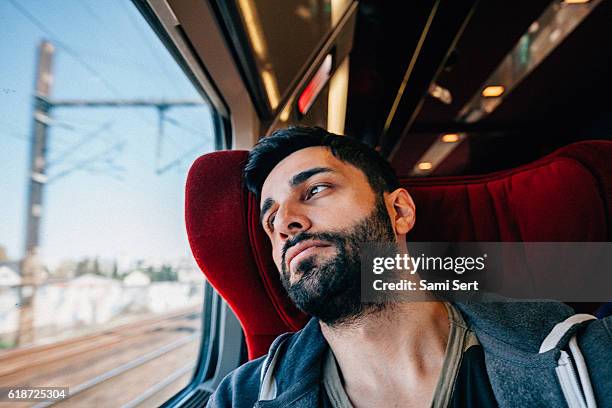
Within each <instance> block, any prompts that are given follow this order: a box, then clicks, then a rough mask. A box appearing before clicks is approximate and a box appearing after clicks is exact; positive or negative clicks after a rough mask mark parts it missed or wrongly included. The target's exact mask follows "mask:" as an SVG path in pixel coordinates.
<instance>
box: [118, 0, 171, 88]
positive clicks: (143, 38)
mask: <svg viewBox="0 0 612 408" xmlns="http://www.w3.org/2000/svg"><path fill="white" fill-rule="evenodd" d="M118 3H119V4H120V5H121V7H122V8H123V10H124V11H125V14H126V15H127V17H128V19H129V20H130V22H131V23H132V24H131V26H132V27H133V28H134V29H135V30H136V32H138V36H139V37H140V40H141V41H142V42H143V43H144V44H145V45H146V47H147V49H148V50H149V52H150V53H151V55H152V56H153V58H154V59H155V60H157V63H158V65H159V68H160V69H161V70H162V72H163V73H164V75H165V76H166V79H167V80H168V82H169V84H171V85H172V87H173V88H174V91H175V92H176V93H177V95H180V91H179V89H178V88H177V86H176V84H175V83H174V79H173V78H172V75H170V73H169V72H168V70H167V67H166V64H165V63H164V61H163V60H161V59H160V57H159V55H158V54H157V52H155V49H154V48H153V47H152V46H151V43H150V42H149V41H148V39H147V36H146V34H145V33H144V32H143V31H142V29H141V28H140V25H139V24H138V21H135V20H134V17H133V16H132V12H131V10H128V7H127V5H126V4H125V3H124V2H123V1H121V0H118Z"/></svg>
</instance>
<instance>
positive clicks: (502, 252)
mask: <svg viewBox="0 0 612 408" xmlns="http://www.w3.org/2000/svg"><path fill="white" fill-rule="evenodd" d="M407 245H408V251H407V252H401V251H399V250H398V248H397V247H396V246H395V245H392V244H386V243H367V244H363V245H362V247H361V295H362V300H363V301H364V302H381V301H383V302H393V301H423V300H431V299H432V297H433V298H444V299H448V300H483V301H486V300H492V301H500V299H502V300H503V299H505V298H509V299H513V300H516V299H518V300H527V301H531V300H543V299H551V300H559V301H564V302H607V301H609V300H610V299H612V244H611V243H609V242H510V243H505V242H478V243H477V242H460V243H450V242H409V243H408V244H407ZM500 296H501V298H500Z"/></svg>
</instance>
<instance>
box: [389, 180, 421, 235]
mask: <svg viewBox="0 0 612 408" xmlns="http://www.w3.org/2000/svg"><path fill="white" fill-rule="evenodd" d="M387 202H388V203H389V205H390V206H391V207H392V208H393V211H392V212H391V214H390V215H391V216H392V217H393V218H394V226H395V233H396V234H397V235H406V234H407V233H408V232H409V231H410V230H411V229H412V227H414V222H415V216H416V213H415V207H414V201H412V197H410V194H408V191H406V189H405V188H398V189H397V190H395V191H393V192H391V193H389V196H388V198H387Z"/></svg>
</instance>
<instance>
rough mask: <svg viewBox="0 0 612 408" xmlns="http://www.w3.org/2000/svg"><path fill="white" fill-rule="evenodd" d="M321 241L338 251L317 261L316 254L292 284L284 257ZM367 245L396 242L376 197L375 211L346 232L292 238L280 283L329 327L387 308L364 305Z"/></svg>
mask: <svg viewBox="0 0 612 408" xmlns="http://www.w3.org/2000/svg"><path fill="white" fill-rule="evenodd" d="M305 240H321V241H325V242H326V243H329V244H331V245H332V246H333V247H335V248H336V255H335V256H334V258H333V259H330V260H328V261H324V262H317V261H316V256H315V255H313V256H311V257H308V258H306V259H304V260H303V261H301V262H300V263H299V265H297V266H296V274H301V276H300V278H299V280H298V281H297V282H295V283H294V284H293V285H292V284H291V283H290V281H289V279H290V272H289V271H288V270H287V264H286V262H285V254H286V252H287V250H288V249H289V248H290V247H291V246H293V245H296V244H297V243H299V242H301V241H305ZM365 242H395V234H394V231H393V225H392V224H391V220H390V218H389V214H388V212H387V208H386V207H385V203H384V201H383V199H382V196H379V197H377V199H376V204H375V206H374V210H372V212H371V213H370V215H368V216H367V217H365V218H364V219H362V220H361V221H360V222H358V223H357V224H356V225H355V226H354V227H352V228H350V229H349V230H347V231H339V232H320V233H309V232H303V233H300V234H298V235H296V236H295V237H293V238H291V239H289V240H288V241H287V242H286V244H285V246H284V248H283V255H282V273H281V281H282V283H283V286H284V287H285V289H286V290H287V293H288V294H289V297H290V298H291V300H293V302H294V303H295V304H296V305H297V307H299V308H300V309H301V310H302V311H304V312H306V313H308V314H310V315H312V316H315V317H316V318H318V319H319V320H321V321H322V322H324V323H326V324H327V325H329V326H339V325H343V324H348V323H353V322H356V321H358V320H359V319H360V318H361V317H362V316H364V315H367V314H369V313H372V312H375V311H379V310H382V309H384V308H385V303H383V302H381V303H362V302H361V259H360V253H359V250H360V244H362V243H365Z"/></svg>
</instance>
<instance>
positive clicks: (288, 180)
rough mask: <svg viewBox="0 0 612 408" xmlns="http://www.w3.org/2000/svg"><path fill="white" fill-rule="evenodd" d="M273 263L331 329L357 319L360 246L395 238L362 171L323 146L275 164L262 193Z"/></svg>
mask: <svg viewBox="0 0 612 408" xmlns="http://www.w3.org/2000/svg"><path fill="white" fill-rule="evenodd" d="M261 210H262V211H261V217H262V225H263V227H264V229H265V231H266V233H267V234H268V237H269V238H270V241H271V242H272V256H273V258H274V263H275V264H276V266H277V268H278V270H279V271H280V273H281V280H282V282H283V285H284V286H285V288H286V289H287V292H288V293H289V296H290V297H291V298H292V300H293V301H294V302H295V303H296V305H297V306H298V307H300V308H301V309H302V310H304V311H305V312H307V313H310V314H312V315H314V316H316V317H318V318H319V319H321V320H322V321H323V322H325V323H328V324H337V323H341V322H344V321H347V320H349V319H353V318H356V317H358V316H359V315H361V314H363V313H364V311H366V310H365V309H364V306H367V305H362V304H361V301H360V290H359V282H360V269H361V265H360V259H359V245H360V243H362V242H372V241H379V242H380V241H385V242H390V241H394V240H395V234H394V230H393V226H392V223H391V219H390V217H389V213H388V211H387V208H386V205H385V202H384V199H383V198H382V197H381V196H380V195H379V196H377V195H376V194H375V193H374V191H373V190H372V188H371V186H370V184H369V183H368V180H367V178H366V176H365V174H364V173H363V172H362V171H361V170H359V169H358V168H356V167H354V166H352V165H350V164H347V163H344V162H342V161H340V160H339V159H337V158H336V157H334V156H333V155H332V153H331V152H330V151H329V150H328V149H327V148H324V147H309V148H306V149H302V150H299V151H297V152H295V153H293V154H291V155H290V156H288V157H286V158H285V159H284V160H283V161H281V162H280V163H279V164H278V165H277V166H276V167H274V169H273V170H272V171H271V172H270V174H269V175H268V177H267V178H266V180H265V182H264V184H263V187H262V191H261Z"/></svg>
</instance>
